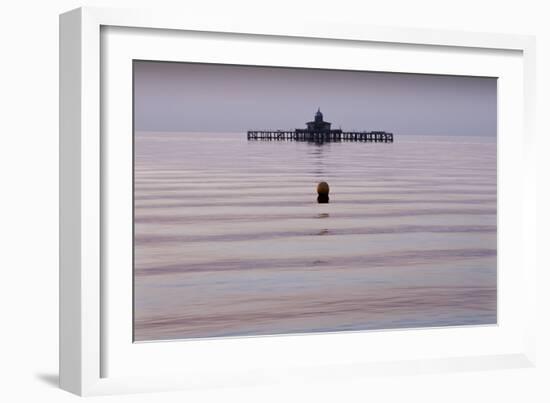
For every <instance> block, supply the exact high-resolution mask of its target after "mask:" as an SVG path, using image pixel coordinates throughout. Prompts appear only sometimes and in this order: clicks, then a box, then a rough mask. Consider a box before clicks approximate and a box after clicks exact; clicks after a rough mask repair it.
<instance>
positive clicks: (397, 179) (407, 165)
mask: <svg viewBox="0 0 550 403" xmlns="http://www.w3.org/2000/svg"><path fill="white" fill-rule="evenodd" d="M496 168H497V166H496V139H494V138H481V137H435V136H425V137H419V136H405V135H402V136H399V135H397V136H396V141H395V142H394V143H393V144H384V143H328V144H323V145H316V144H308V143H299V142H291V141H247V140H246V135H245V134H244V133H217V134H209V133H156V132H155V133H154V132H138V133H136V135H135V178H134V181H135V211H134V213H135V252H134V253H135V268H134V273H135V289H134V307H135V317H134V332H135V340H136V341H144V340H162V339H179V338H196V337H217V336H237V335H262V334H281V333H295V332H299V333H302V332H323V331H345V330H366V329H390V328H406V327H423V326H449V325H474V324H494V323H496V313H497V311H496V305H497V304H496V302H497V300H496V297H497V260H496V246H497V243H496V242H497V241H496V206H497V205H496V190H497V189H496V183H497V182H496V174H497V170H496ZM322 180H324V181H327V182H328V183H329V184H330V188H331V193H330V203H329V204H318V203H317V201H316V198H317V194H316V191H315V188H316V185H317V183H318V182H319V181H322Z"/></svg>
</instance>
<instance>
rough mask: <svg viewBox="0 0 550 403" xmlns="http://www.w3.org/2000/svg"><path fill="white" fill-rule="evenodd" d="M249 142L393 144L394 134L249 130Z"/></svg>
mask: <svg viewBox="0 0 550 403" xmlns="http://www.w3.org/2000/svg"><path fill="white" fill-rule="evenodd" d="M247 138H248V140H291V141H311V142H316V143H324V142H339V141H363V142H373V143H393V133H388V132H378V131H373V132H344V131H336V130H335V131H330V132H309V131H298V130H296V131H295V130H289V131H285V130H249V131H248V132H247Z"/></svg>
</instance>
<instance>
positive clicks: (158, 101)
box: [134, 61, 497, 136]
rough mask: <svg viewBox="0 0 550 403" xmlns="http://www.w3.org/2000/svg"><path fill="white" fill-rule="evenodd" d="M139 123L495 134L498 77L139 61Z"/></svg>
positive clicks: (182, 127) (181, 127) (179, 127)
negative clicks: (313, 124)
mask: <svg viewBox="0 0 550 403" xmlns="http://www.w3.org/2000/svg"><path fill="white" fill-rule="evenodd" d="M134 94H135V100H134V102H135V109H134V111H135V115H134V119H135V129H136V130H138V131H141V130H153V131H204V132H244V131H246V130H252V129H295V128H303V127H304V126H305V122H307V121H310V120H312V119H313V115H314V113H315V111H316V110H317V108H318V107H320V108H321V111H322V112H323V114H324V118H325V120H326V121H329V122H332V124H333V126H332V127H333V128H335V129H337V128H339V127H340V126H341V128H342V129H343V130H385V131H389V132H393V133H394V134H414V135H456V136H466V135H477V136H496V130H497V80H496V79H494V78H482V77H457V76H435V75H419V74H395V73H376V72H356V71H336V70H315V69H289V68H276V67H250V66H229V65H212V64H192V63H168V62H145V61H136V62H134Z"/></svg>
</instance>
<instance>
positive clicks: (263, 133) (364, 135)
mask: <svg viewBox="0 0 550 403" xmlns="http://www.w3.org/2000/svg"><path fill="white" fill-rule="evenodd" d="M306 125H307V128H305V129H295V130H249V131H248V132H247V138H248V140H294V141H309V142H315V143H324V142H339V141H364V142H374V143H378V142H380V143H393V133H388V132H385V131H370V132H369V131H361V132H350V131H343V130H341V129H331V128H330V126H331V123H330V122H325V121H324V120H323V114H322V113H321V110H320V109H318V110H317V113H316V114H315V118H314V120H313V121H311V122H307V123H306Z"/></svg>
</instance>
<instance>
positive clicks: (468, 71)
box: [60, 9, 535, 394]
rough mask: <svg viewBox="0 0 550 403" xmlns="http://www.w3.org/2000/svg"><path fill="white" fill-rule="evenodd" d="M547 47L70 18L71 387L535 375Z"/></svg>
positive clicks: (377, 33) (519, 41) (65, 85)
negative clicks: (536, 132) (537, 171)
mask: <svg viewBox="0 0 550 403" xmlns="http://www.w3.org/2000/svg"><path fill="white" fill-rule="evenodd" d="M233 24H235V25H233ZM533 52H534V44H533V39H532V38H531V37H527V36H517V35H499V34H475V33H462V32H451V31H449V32H445V31H437V33H436V35H435V34H434V32H430V31H423V30H411V29H382V28H369V27H354V26H341V25H338V24H332V25H331V24H329V25H326V24H319V25H316V24H315V23H307V24H304V25H301V26H294V25H292V24H288V25H285V24H283V25H280V24H277V25H275V24H274V25H269V24H267V25H266V24H263V23H262V24H260V23H254V22H249V21H247V22H246V23H244V22H242V23H239V24H238V23H237V22H235V21H233V22H228V21H225V22H215V23H214V22H211V21H210V22H207V21H200V20H199V21H197V20H191V19H189V20H186V19H185V18H184V19H182V18H180V16H178V18H175V16H170V15H164V14H154V13H150V12H140V11H126V10H124V11H122V10H105V9H78V10H75V11H71V12H69V13H66V14H63V15H62V16H61V56H60V66H61V73H60V80H61V90H60V94H61V104H60V106H61V133H60V135H61V142H60V147H61V148H60V154H61V177H60V178H61V193H60V199H61V223H60V227H61V266H60V276H61V283H60V289H61V295H60V305H61V306H60V317H61V325H60V346H61V358H60V380H61V385H62V387H63V388H65V389H67V390H70V391H72V392H74V393H77V394H105V393H121V392H136V391H152V390H164V389H177V388H194V387H214V386H218V385H219V386H223V385H247V384H257V383H262V382H271V381H273V380H277V381H280V380H281V379H283V380H284V379H288V380H291V379H294V378H296V377H302V378H303V377H306V378H311V379H323V378H326V379H330V378H333V377H338V376H347V375H350V374H354V375H360V376H361V375H368V374H371V373H372V374H380V373H386V374H397V373H417V372H418V371H432V372H437V371H447V370H459V369H460V370H469V369H479V368H502V367H521V366H529V365H532V362H533V361H532V360H533V352H534V345H533V337H534V335H533V323H534V321H533V318H532V317H531V316H530V315H532V312H533V311H534V310H533V309H532V307H533V304H534V284H535V264H534V260H533V259H534V253H533V248H534V242H533V237H534V235H533V233H534V231H533V228H534V225H535V216H534V214H535V213H534V209H531V208H529V207H530V206H531V205H532V203H533V201H532V200H533V192H534V183H533V182H532V181H531V180H530V179H529V178H530V174H531V173H532V172H533V170H534V161H533V160H532V159H530V158H526V157H528V156H529V155H531V152H532V149H533V146H534V137H533V134H532V133H531V126H530V125H531V122H532V114H533V111H532V106H531V102H532V101H533V100H532V97H533V88H534V74H533V68H534V67H533V66H534V65H533V57H534V55H533Z"/></svg>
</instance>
